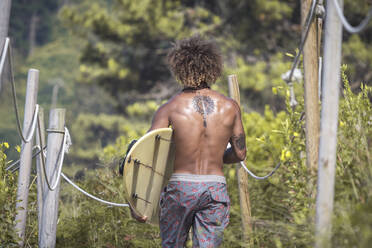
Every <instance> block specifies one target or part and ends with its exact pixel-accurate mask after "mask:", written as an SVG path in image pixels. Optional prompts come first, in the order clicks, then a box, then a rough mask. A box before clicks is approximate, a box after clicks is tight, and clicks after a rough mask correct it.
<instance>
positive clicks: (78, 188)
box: [61, 172, 129, 207]
mask: <svg viewBox="0 0 372 248" xmlns="http://www.w3.org/2000/svg"><path fill="white" fill-rule="evenodd" d="M61 175H62V177H63V178H64V179H65V180H66V181H67V182H68V183H69V184H71V185H72V186H73V187H74V188H75V189H77V190H79V191H80V192H81V193H83V194H84V195H86V196H88V197H90V198H92V199H94V200H96V201H99V202H101V203H104V204H107V205H112V206H115V207H129V204H126V203H115V202H109V201H105V200H102V199H99V198H98V197H95V196H94V195H91V194H89V193H88V192H86V191H84V190H83V189H82V188H80V187H79V186H77V185H76V184H75V183H74V182H72V181H71V180H70V179H69V178H68V177H67V176H66V175H65V174H63V172H62V173H61Z"/></svg>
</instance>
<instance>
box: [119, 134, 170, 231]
mask: <svg viewBox="0 0 372 248" xmlns="http://www.w3.org/2000/svg"><path fill="white" fill-rule="evenodd" d="M172 133H173V131H172V129H171V128H160V129H156V130H153V131H151V132H149V133H147V134H145V135H144V136H143V137H141V138H140V139H139V140H138V141H137V142H136V143H135V144H134V145H133V147H132V148H131V149H130V151H129V153H128V155H127V159H126V161H125V164H124V171H123V177H124V188H125V197H126V200H127V201H128V203H129V204H130V206H131V207H132V209H133V210H134V212H135V213H136V214H137V215H139V216H141V217H143V216H147V217H148V218H147V221H146V223H150V224H155V225H156V224H158V223H159V210H160V207H159V198H160V193H161V192H162V190H163V188H164V187H165V186H166V185H167V183H168V180H169V178H170V176H171V175H172V173H173V163H174V156H175V146H174V143H173V142H172Z"/></svg>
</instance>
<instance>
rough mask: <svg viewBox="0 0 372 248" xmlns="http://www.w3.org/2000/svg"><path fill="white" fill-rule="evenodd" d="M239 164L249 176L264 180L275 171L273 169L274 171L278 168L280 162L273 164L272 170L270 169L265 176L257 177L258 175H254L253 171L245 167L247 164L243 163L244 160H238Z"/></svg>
mask: <svg viewBox="0 0 372 248" xmlns="http://www.w3.org/2000/svg"><path fill="white" fill-rule="evenodd" d="M240 165H241V166H242V167H243V168H244V170H245V171H246V172H247V173H248V174H249V175H250V176H251V177H253V178H255V179H258V180H264V179H266V178H268V177H270V176H272V175H273V174H274V173H275V171H276V170H277V169H279V167H280V165H281V163H280V162H279V163H278V164H277V165H276V166H275V168H274V170H272V171H271V172H270V173H269V174H267V175H266V176H263V177H259V176H256V175H255V174H253V172H251V171H250V170H249V169H248V168H247V166H246V165H245V163H244V161H240Z"/></svg>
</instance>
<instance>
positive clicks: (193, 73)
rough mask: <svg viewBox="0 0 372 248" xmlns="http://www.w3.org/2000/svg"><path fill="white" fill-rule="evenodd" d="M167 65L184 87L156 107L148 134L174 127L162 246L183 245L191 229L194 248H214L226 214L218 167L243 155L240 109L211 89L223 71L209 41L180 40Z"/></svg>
mask: <svg viewBox="0 0 372 248" xmlns="http://www.w3.org/2000/svg"><path fill="white" fill-rule="evenodd" d="M168 63H169V66H170V70H171V71H172V73H173V75H174V76H175V77H176V78H177V80H178V81H179V82H180V83H181V84H182V85H183V87H184V89H183V90H182V92H180V93H179V94H177V95H175V96H174V97H172V98H171V99H170V100H169V101H168V102H167V103H165V104H164V105H162V106H161V107H160V108H159V109H158V111H157V112H156V114H155V116H154V118H153V121H152V125H151V128H150V130H149V131H151V130H154V129H157V128H164V127H169V126H172V129H173V132H174V133H173V136H174V142H175V147H176V155H175V162H174V172H173V175H172V177H171V179H170V181H169V184H168V185H167V187H166V188H165V189H164V191H163V192H162V194H161V196H160V206H161V210H160V223H159V225H160V232H161V233H160V236H161V238H162V246H163V247H184V244H185V242H186V239H187V235H188V232H189V230H190V228H191V226H192V227H193V238H192V239H193V247H217V246H219V245H220V244H221V242H222V237H223V231H224V229H225V227H226V226H227V225H228V223H229V210H230V200H229V196H228V193H227V189H226V180H225V177H224V175H223V171H222V166H223V164H224V163H226V164H230V163H236V162H239V161H242V160H244V158H245V155H246V147H245V134H244V129H243V125H242V121H241V116H240V108H239V106H238V104H237V103H236V102H235V101H234V100H232V99H231V98H228V97H225V96H224V95H221V94H219V93H218V92H216V91H213V90H211V89H210V85H211V84H213V83H215V81H216V79H217V78H218V77H219V76H220V75H221V71H222V60H221V55H220V53H219V51H218V49H217V48H216V46H215V44H214V43H213V42H210V41H204V40H202V39H201V38H200V37H199V36H193V37H191V38H189V39H185V40H181V41H179V42H177V43H176V44H175V45H174V47H173V48H172V49H171V50H170V52H169V54H168ZM228 142H230V144H231V148H229V149H227V150H226V146H227V144H228ZM134 217H135V216H134ZM136 219H138V220H140V221H141V220H142V221H143V220H145V218H144V219H139V218H138V217H137V218H136Z"/></svg>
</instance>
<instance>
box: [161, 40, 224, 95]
mask: <svg viewBox="0 0 372 248" xmlns="http://www.w3.org/2000/svg"><path fill="white" fill-rule="evenodd" d="M167 59H168V65H169V69H170V70H171V72H172V73H173V75H174V76H175V77H176V79H177V80H179V81H180V82H181V84H183V85H184V86H185V87H193V88H198V87H201V86H202V85H208V86H210V85H211V84H213V83H215V82H216V80H217V78H218V77H220V76H221V74H222V57H221V54H220V51H219V49H218V48H217V45H216V43H215V42H213V41H206V40H203V39H202V38H201V37H200V36H199V35H195V36H192V37H190V38H187V39H183V40H180V41H177V42H176V43H175V44H174V46H173V47H172V48H171V49H170V51H169V53H168V56H167Z"/></svg>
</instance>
